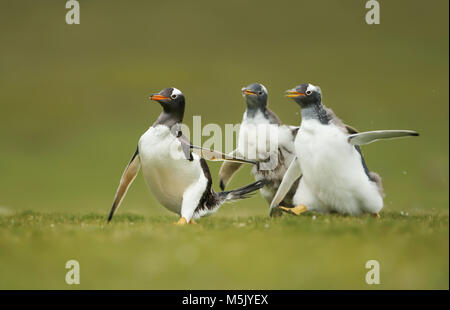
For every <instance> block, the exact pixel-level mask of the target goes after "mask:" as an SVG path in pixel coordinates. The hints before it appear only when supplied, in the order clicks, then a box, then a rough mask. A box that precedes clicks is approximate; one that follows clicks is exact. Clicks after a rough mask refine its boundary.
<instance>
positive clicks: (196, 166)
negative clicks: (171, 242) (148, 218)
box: [139, 125, 203, 214]
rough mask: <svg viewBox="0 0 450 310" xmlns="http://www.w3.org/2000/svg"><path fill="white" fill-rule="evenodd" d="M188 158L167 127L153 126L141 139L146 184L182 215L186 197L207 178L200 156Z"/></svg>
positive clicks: (140, 147)
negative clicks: (203, 178) (199, 181)
mask: <svg viewBox="0 0 450 310" xmlns="http://www.w3.org/2000/svg"><path fill="white" fill-rule="evenodd" d="M192 155H193V157H194V160H193V161H189V160H187V159H186V157H185V156H184V153H183V152H182V149H181V143H180V142H179V141H178V139H177V138H176V137H175V136H173V135H172V134H171V133H170V130H169V128H168V127H167V126H163V125H158V126H156V127H151V128H150V129H149V130H148V131H147V132H145V133H144V134H143V135H142V137H141V138H140V140H139V156H140V158H141V167H142V172H143V174H144V178H145V181H146V183H147V186H148V187H149V189H150V191H151V192H152V193H153V194H154V195H155V197H156V199H157V200H158V201H159V202H160V203H161V204H162V205H163V206H165V207H166V208H167V209H169V210H171V211H173V212H175V213H178V214H180V212H181V205H182V201H183V194H184V192H185V191H186V189H187V188H188V187H190V186H191V185H194V184H195V183H196V182H197V181H198V179H199V178H200V177H201V176H202V175H203V170H202V168H201V165H200V162H199V157H198V155H196V154H192Z"/></svg>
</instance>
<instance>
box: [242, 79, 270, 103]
mask: <svg viewBox="0 0 450 310" xmlns="http://www.w3.org/2000/svg"><path fill="white" fill-rule="evenodd" d="M241 91H242V96H243V97H244V98H245V103H246V104H247V108H248V109H259V108H265V107H266V106H267V96H268V93H267V89H266V88H265V87H264V85H262V84H259V83H253V84H250V85H248V86H247V87H242V89H241Z"/></svg>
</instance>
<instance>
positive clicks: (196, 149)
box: [177, 134, 258, 165]
mask: <svg viewBox="0 0 450 310" xmlns="http://www.w3.org/2000/svg"><path fill="white" fill-rule="evenodd" d="M177 138H178V140H179V141H180V142H181V147H182V149H183V152H184V155H185V156H186V159H188V160H192V159H191V158H192V157H191V154H190V152H192V153H195V154H197V155H199V156H200V157H201V158H204V159H206V160H211V161H229V162H235V163H241V164H253V165H257V164H258V163H257V162H256V161H252V160H248V159H245V158H241V157H238V156H235V155H233V153H231V154H230V155H227V154H224V153H221V152H218V151H215V150H208V149H206V148H203V147H200V146H196V145H193V144H192V143H191V142H190V141H189V139H188V138H187V137H186V136H184V135H183V134H177ZM187 150H190V152H187Z"/></svg>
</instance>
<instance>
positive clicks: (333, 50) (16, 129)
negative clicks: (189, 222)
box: [0, 0, 449, 288]
mask: <svg viewBox="0 0 450 310" xmlns="http://www.w3.org/2000/svg"><path fill="white" fill-rule="evenodd" d="M380 4H381V5H380V6H381V24H380V25H367V24H366V23H365V18H364V16H365V13H366V11H367V10H366V9H365V1H356V0H343V1H331V0H330V1H324V0H323V1H237V0H231V1H221V2H219V1H133V2H130V1H100V0H92V1H83V0H81V1H80V5H81V24H80V25H67V24H66V23H65V14H66V12H67V9H65V1H49V0H48V1H13V0H1V10H0V42H1V43H0V104H1V112H0V141H1V143H2V145H1V147H0V159H1V160H0V173H1V178H0V214H4V215H5V216H6V215H7V214H9V213H11V212H21V211H24V210H31V211H33V212H43V213H58V214H86V213H95V214H100V215H105V216H106V214H107V213H108V211H109V208H110V205H111V203H112V199H113V195H114V193H115V190H116V186H117V184H118V182H119V178H120V176H121V173H122V171H123V168H124V166H125V165H126V163H127V162H128V160H129V158H130V156H131V155H132V154H133V152H134V150H135V147H136V144H137V141H138V139H139V137H140V135H141V134H142V133H143V132H144V131H145V130H146V129H147V128H148V127H149V126H150V125H151V124H152V123H153V121H154V120H155V119H156V117H157V116H158V115H159V113H160V107H159V106H158V105H157V104H156V103H154V102H151V101H149V100H148V95H149V94H150V93H152V92H156V91H159V90H161V89H162V88H165V87H170V86H174V87H177V88H179V89H181V90H182V91H183V93H184V94H185V96H186V98H187V109H186V114H185V122H186V124H188V125H190V124H191V123H192V117H193V116H194V115H201V116H202V122H203V124H205V123H217V124H219V125H221V126H224V124H225V123H238V122H240V120H241V118H242V113H243V112H244V109H245V107H244V102H243V99H242V97H241V94H240V89H241V87H243V86H245V85H247V84H249V83H252V82H260V83H263V84H264V85H265V86H266V87H267V88H268V91H269V106H270V107H271V108H272V109H273V110H274V111H275V112H276V113H277V114H278V116H279V117H280V118H281V119H282V121H283V122H284V123H286V124H292V125H297V124H299V123H300V113H299V112H300V111H299V108H298V107H297V106H296V105H295V104H293V103H292V102H291V101H289V100H288V99H286V98H284V97H283V92H284V90H286V89H288V88H291V87H293V86H295V85H298V84H300V83H303V82H311V83H313V84H316V85H320V86H321V88H322V91H323V93H324V103H325V104H326V105H328V106H329V107H331V108H332V109H333V110H334V111H335V112H336V113H337V115H338V116H339V117H341V118H342V119H343V120H344V121H345V122H346V123H348V124H351V125H352V126H354V127H356V128H358V129H359V130H362V131H365V130H375V129H413V130H417V131H419V132H420V134H421V136H420V137H419V138H417V139H404V140H397V141H386V142H380V143H375V144H371V145H369V146H366V147H364V148H363V152H364V154H365V157H366V161H367V163H368V166H369V168H370V169H371V170H374V171H377V172H379V173H380V174H381V176H382V177H383V182H384V187H385V192H386V194H387V196H386V199H385V208H384V210H385V211H386V212H392V214H397V213H399V212H409V213H411V214H414V213H417V214H425V215H426V214H431V215H438V216H443V221H444V226H443V228H442V229H439V230H438V232H439V236H437V235H432V236H429V238H432V239H434V240H437V241H436V242H437V243H435V244H434V246H435V247H434V248H433V249H438V254H436V253H434V254H433V251H431V254H430V255H431V256H430V257H429V259H430V260H429V261H428V262H429V263H430V266H435V267H436V268H440V270H442V272H443V274H444V275H440V277H438V280H436V279H435V278H433V279H435V280H430V282H426V281H425V280H424V281H422V282H421V279H420V278H417V279H415V281H416V282H412V283H413V284H417V285H415V286H414V285H413V286H412V287H410V288H415V287H419V286H421V288H448V205H449V195H448V186H449V184H448V183H449V182H448V179H449V178H448V172H449V167H448V163H449V153H448V151H449V146H448V138H449V137H448V134H449V110H448V109H449V104H448V102H449V97H448V82H449V81H448V68H449V67H448V66H449V62H448V59H449V58H448V55H449V54H448V52H449V50H448V48H449V41H448V40H449V32H448V31H449V30H448V6H449V3H448V1H447V0H436V1H432V2H429V3H427V4H426V5H425V4H424V2H423V1H406V0H404V1H380ZM206 138H207V137H206ZM206 138H205V139H204V140H206ZM209 166H210V168H211V172H212V175H213V179H214V181H215V180H216V179H217V173H218V169H219V167H220V163H209ZM250 181H252V178H251V176H250V168H249V167H246V168H245V169H243V170H241V171H240V173H239V174H238V175H237V176H236V177H235V178H234V179H233V181H232V183H231V184H230V185H231V187H237V186H240V185H243V184H246V183H248V182H250ZM214 186H215V189H217V190H218V184H217V182H214ZM267 211H268V206H267V205H266V203H265V202H264V200H263V199H262V198H261V197H260V196H259V195H255V196H254V197H253V198H251V199H248V200H245V201H242V202H239V203H237V204H235V205H233V206H232V207H224V208H222V209H221V210H220V211H219V213H218V214H217V216H216V217H211V218H210V219H208V221H212V222H214V220H215V219H216V221H218V222H220V221H221V219H222V218H223V219H224V220H229V219H237V218H245V217H248V216H260V217H261V218H265V216H266V215H267ZM120 213H133V214H138V215H143V216H145V217H150V216H165V215H170V213H169V212H168V211H166V210H165V209H164V208H163V207H161V206H160V205H158V203H157V202H156V200H155V199H154V198H153V197H152V195H151V194H149V192H148V190H147V188H146V185H145V183H144V180H143V178H142V175H141V174H140V175H139V176H138V177H137V179H136V181H135V183H134V185H133V186H132V188H131V189H130V191H129V192H128V195H127V197H126V198H125V200H124V203H123V205H122V207H121V209H120V210H119V214H120ZM0 216H1V215H0ZM173 219H174V220H175V217H173ZM289 221H292V220H289ZM355 221H356V220H355ZM8 223H9V222H8ZM280 223H281V224H282V223H283V222H280ZM289 223H290V224H292V223H291V222H289ZM281 224H280V225H281ZM5 225H6V224H5ZM393 225H395V222H393ZM5 227H7V226H4V230H3V237H2V236H1V235H0V245H1V244H3V247H4V249H6V248H8V249H9V252H6V251H3V253H2V247H1V246H0V263H3V267H4V268H6V266H7V265H8V264H12V263H13V262H14V261H16V259H14V257H19V256H20V255H19V254H18V253H19V252H20V251H25V248H23V246H22V247H20V244H27V240H28V241H30V239H27V234H26V233H25V232H23V231H22V232H21V233H20V234H19V235H17V236H16V235H14V234H12V236H16V237H14V238H13V237H11V238H13V239H14V240H16V239H17V238H18V240H22V241H23V242H17V240H16V241H11V240H9V239H8V238H7V236H8V234H11V232H10V231H9V230H8V229H6V228H5ZM21 229H26V225H24V226H21ZM167 229H169V228H167ZM170 229H171V228H170ZM188 229H190V228H188ZM415 229H416V228H415V227H414V223H411V227H410V230H411V231H414V230H415ZM7 230H8V231H9V232H8V234H7V233H6V231H7ZM98 233H101V232H98ZM218 233H220V232H218ZM22 234H23V235H22ZM230 234H231V236H236V234H235V233H233V231H232V232H230ZM195 235H200V236H201V232H200V233H199V234H195ZM44 236H45V233H44ZM62 236H63V237H62V238H64V236H66V235H65V234H64V232H62ZM406 236H408V231H406V232H405V238H407V237H406ZM141 237H142V236H141ZM266 237H267V236H266V235H261V236H260V237H255V238H256V239H258V238H259V239H261V240H262V239H264V238H266ZM30 238H31V237H30ZM84 238H85V239H86V240H87V241H86V242H88V244H89V238H87V236H84ZM104 238H105V239H107V240H108V238H107V237H104ZM221 238H222V239H220V240H222V241H223V242H225V241H226V240H228V239H226V238H224V237H223V236H222V237H221ZM230 238H231V237H230ZM74 239H76V238H74ZM85 239H83V238H82V239H80V240H85ZM138 239H139V238H138ZM256 239H255V240H256ZM31 240H33V239H31ZM68 240H71V238H70V236H66V237H65V239H63V241H61V240H60V242H64V243H65V242H66V241H68ZM101 240H103V239H101ZM133 240H134V243H133V244H135V245H136V246H135V247H134V246H133V247H129V249H130V251H138V249H139V245H138V244H139V242H137V241H135V239H133ZM401 240H403V239H401V238H400V239H399V240H398V242H399V243H401ZM103 241H104V240H103ZM216 241H217V240H216ZM364 241H368V242H370V238H368V239H364ZM11 242H13V243H11ZM14 242H16V243H14ZM55 242H58V241H57V240H55ZM92 242H93V241H91V243H90V244H91V248H90V249H91V250H93V249H95V247H96V245H95V244H94V243H92ZM105 242H106V241H105ZM212 242H214V240H212ZM273 242H274V243H273V244H277V242H276V241H275V240H273ZM427 242H429V240H428V239H427ZM77 244H84V243H80V242H78V243H77ZM14 245H15V246H14ZM243 245H245V243H244V244H243ZM243 245H242V246H243ZM295 245H296V244H292V245H291V246H295ZM53 246H54V247H56V245H53ZM267 246H268V247H269V245H267ZM286 246H287V245H286ZM199 247H200V248H201V245H199ZM392 247H393V246H392V244H391V245H390V249H391V248H392ZM393 248H395V247H393ZM29 250H30V249H29ZM108 250H109V251H111V253H109V252H108V253H109V254H111V255H108V256H107V257H106V254H105V256H102V259H114V254H113V253H112V249H111V247H109V248H108ZM33 251H37V252H32V251H31V250H30V251H29V252H27V251H25V252H24V253H22V252H20V253H22V254H23V255H25V256H27V255H28V254H30V255H37V256H38V257H37V258H36V260H34V263H33V264H31V265H30V266H31V267H30V268H31V270H32V271H33V270H37V268H38V266H39V264H40V263H42V262H43V261H46V264H49V262H48V261H47V259H48V257H47V256H48V255H50V254H48V253H49V252H48V251H50V250H48V249H47V250H42V251H41V252H39V251H38V250H33ZM205 251H206V248H205ZM264 251H272V249H271V248H270V247H269V248H267V249H266V250H264ZM279 251H281V252H282V250H281V249H279ZM286 251H288V250H287V248H286ZM413 252H414V251H412V252H411V253H413ZM27 253H28V254H27ZM105 253H107V250H105ZM200 253H201V251H200ZM324 253H326V252H324ZM408 253H409V252H408ZM40 254H42V255H40ZM261 254H262V253H261ZM15 255H17V256H15ZM311 255H312V257H314V253H313V254H311ZM330 255H331V254H330ZM62 256H63V255H62V254H61V257H62ZM263 257H264V255H261V259H263ZM61 259H62V258H61ZM433 259H435V260H433ZM55 264H56V263H55ZM62 264H63V263H62ZM419 266H420V265H419ZM0 268H1V265H0ZM16 268H17V269H19V268H20V267H19V266H18V265H17V266H16ZM414 268H416V267H412V269H414ZM419 268H420V267H419ZM6 269H9V272H10V273H9V274H10V275H11V276H10V277H7V276H6V275H4V277H3V282H2V283H0V287H2V288H17V287H19V288H29V287H39V283H37V284H36V286H33V285H31V284H29V285H28V284H27V282H26V280H24V281H19V282H14V281H13V280H12V274H13V273H14V272H15V270H16V269H14V268H6ZM6 269H3V270H4V271H5V270H6ZM168 269H170V268H169V267H168ZM164 270H165V269H164ZM212 272H213V271H212ZM433 272H436V270H434V271H433ZM30 277H31V278H32V279H33V275H31V276H30ZM170 277H171V276H169V278H170ZM244 278H245V277H244ZM105 279H107V277H106V278H105ZM188 279H189V278H188ZM28 280H30V279H28ZM35 280H36V279H35ZM211 281H212V282H211V283H213V284H212V287H211V288H226V287H224V285H230V286H231V287H233V285H235V286H239V284H240V283H239V281H237V282H227V281H222V282H221V280H220V278H219V279H217V278H216V279H215V280H211ZM214 281H215V282H214ZM409 281H411V280H410V279H409ZM13 283H14V284H13ZM106 283H108V281H107V280H105V281H103V282H100V283H97V284H95V285H94V284H92V285H91V286H89V287H88V288H102V285H106ZM134 283H136V282H134ZM190 283H191V282H189V281H187V282H186V284H185V286H182V288H191V287H196V288H208V287H206V286H205V287H203V286H202V283H197V282H195V283H196V284H195V285H193V286H190ZM245 283H247V282H245ZM255 283H256V282H255ZM270 283H271V282H270V281H267V283H266V286H265V287H266V288H270V287H271V286H270ZM274 283H275V282H274ZM401 283H403V282H399V284H398V285H397V286H393V287H396V288H402V287H401V285H402V284H401ZM404 283H408V281H404ZM409 283H411V282H409ZM241 284H242V283H241ZM307 284H308V283H303V282H302V283H296V282H295V281H292V282H286V283H285V286H283V285H275V284H274V287H273V288H279V287H282V288H286V287H287V288H307V287H308V285H307ZM246 285H247V284H246ZM42 287H43V288H52V287H55V286H54V283H53V282H49V283H48V284H47V285H45V283H44V284H42ZM112 287H121V288H126V287H127V285H126V283H125V284H124V283H122V286H120V285H118V286H112ZM167 287H170V285H169V284H167ZM241 287H242V286H241ZM248 287H251V283H250V282H249V283H248ZM318 287H320V286H319V285H318ZM333 287H339V286H338V285H337V284H336V285H335V286H333ZM350 287H355V286H353V285H350ZM142 288H148V286H144V285H143V286H142ZM178 288H179V287H178Z"/></svg>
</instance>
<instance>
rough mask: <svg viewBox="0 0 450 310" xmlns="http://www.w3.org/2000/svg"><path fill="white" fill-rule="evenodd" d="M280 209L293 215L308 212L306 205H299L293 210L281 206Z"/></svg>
mask: <svg viewBox="0 0 450 310" xmlns="http://www.w3.org/2000/svg"><path fill="white" fill-rule="evenodd" d="M278 208H280V209H281V210H283V211H284V212H286V213H289V214H293V215H300V214H302V213H303V212H306V211H308V210H307V209H306V206H305V205H298V206H296V207H293V208H286V207H282V206H279V207H278Z"/></svg>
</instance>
